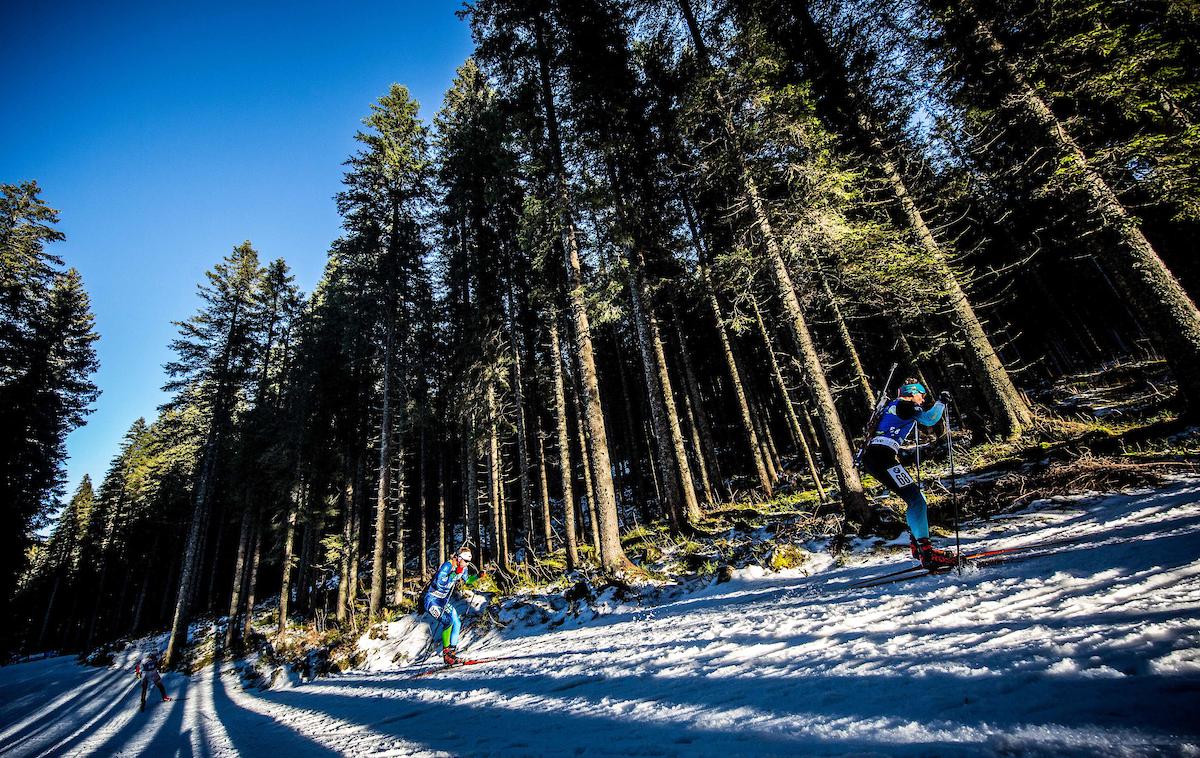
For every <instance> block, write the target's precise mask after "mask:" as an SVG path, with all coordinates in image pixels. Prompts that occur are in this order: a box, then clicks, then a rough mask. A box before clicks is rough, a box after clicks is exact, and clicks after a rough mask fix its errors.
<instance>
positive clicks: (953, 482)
mask: <svg viewBox="0 0 1200 758" xmlns="http://www.w3.org/2000/svg"><path fill="white" fill-rule="evenodd" d="M950 402H951V403H953V402H954V400H953V398H951V401H950ZM946 445H947V450H948V451H949V459H950V461H949V462H950V502H951V503H953V504H954V565H956V566H958V573H959V576H961V575H962V542H961V540H960V539H959V535H958V483H957V477H955V475H954V432H953V430H951V428H950V403H947V404H946Z"/></svg>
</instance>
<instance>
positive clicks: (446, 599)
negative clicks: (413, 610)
mask: <svg viewBox="0 0 1200 758" xmlns="http://www.w3.org/2000/svg"><path fill="white" fill-rule="evenodd" d="M470 563H471V551H470V550H469V549H468V548H465V547H464V548H462V549H461V550H459V551H458V552H457V553H455V554H454V555H453V556H451V557H450V560H448V561H446V562H445V563H443V564H442V566H441V568H439V569H438V571H437V574H435V575H434V577H433V580H432V581H431V582H430V583H429V588H428V589H426V590H425V597H424V598H423V599H422V604H423V605H424V606H425V612H426V613H428V614H429V615H430V616H432V617H433V619H434V621H435V622H437V625H436V626H434V625H431V627H432V628H433V634H434V636H436V635H437V634H438V630H439V629H440V631H441V635H442V660H443V661H445V662H446V665H447V666H450V665H453V664H455V663H457V662H458V634H459V632H461V631H462V621H461V620H460V619H459V618H458V611H456V610H455V609H454V606H453V605H451V604H450V596H451V595H452V594H454V586H455V585H456V584H458V582H459V580H460V579H461V580H462V581H463V583H464V584H466V585H467V586H470V585H472V584H474V583H475V580H476V579H478V578H479V577H478V576H476V575H474V574H467V573H466V571H467V566H468V564H470Z"/></svg>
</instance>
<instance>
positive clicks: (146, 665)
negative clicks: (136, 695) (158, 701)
mask: <svg viewBox="0 0 1200 758" xmlns="http://www.w3.org/2000/svg"><path fill="white" fill-rule="evenodd" d="M133 673H134V674H136V675H137V677H138V678H139V679H141V680H142V706H141V708H140V709H139V710H143V711H144V710H146V693H147V691H149V689H150V685H151V684H153V685H154V686H155V687H158V692H159V694H160V695H162V699H163V702H164V703H165V702H167V701H169V700H170V699H171V698H170V696H169V695H167V689H166V688H165V687H163V681H162V677H161V676H159V674H158V651H157V650H151V651H150V652H149V653H146V655H144V656H142V658H141V659H140V660H139V661H138V662H137V663H135V664H134V665H133Z"/></svg>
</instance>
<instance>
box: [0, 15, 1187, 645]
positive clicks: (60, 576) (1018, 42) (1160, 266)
mask: <svg viewBox="0 0 1200 758" xmlns="http://www.w3.org/2000/svg"><path fill="white" fill-rule="evenodd" d="M461 16H462V17H463V19H464V21H465V22H467V23H469V24H470V25H471V29H472V32H473V35H474V39H475V43H476V49H475V54H474V56H473V58H472V59H470V60H468V61H466V62H465V63H464V64H463V65H462V66H461V67H460V68H459V70H458V72H457V76H456V77H455V80H454V82H453V85H452V87H451V88H450V89H449V91H448V92H447V93H446V96H445V100H444V102H443V104H442V106H441V109H440V110H439V111H438V112H437V113H436V115H435V116H434V118H433V119H432V121H426V120H422V118H421V116H420V114H419V112H418V104H417V103H416V102H415V101H414V100H413V99H412V98H411V96H410V95H409V93H408V91H407V89H406V88H404V87H403V86H400V85H392V87H391V88H390V89H389V90H388V92H387V93H386V94H385V95H383V96H382V97H381V98H380V99H379V100H378V101H377V102H376V103H373V104H371V105H370V107H369V113H368V114H367V116H366V117H365V118H364V120H363V128H362V130H361V132H360V133H359V134H358V135H357V140H358V142H359V148H358V150H357V152H355V154H354V155H352V156H350V157H349V158H348V160H347V161H346V163H345V166H346V171H345V178H344V182H343V186H342V188H341V190H340V191H339V192H338V194H337V195H336V202H337V207H338V210H339V212H340V213H341V215H342V218H343V220H344V224H343V234H342V236H341V237H340V238H339V239H337V240H336V241H335V242H334V243H333V245H332V246H331V248H330V250H329V257H328V263H327V265H326V269H325V273H324V276H323V278H322V279H321V281H320V282H319V283H318V285H317V286H316V288H315V290H314V291H313V292H312V293H310V294H305V293H301V292H300V291H299V290H298V288H297V287H296V285H295V284H294V282H293V280H292V277H291V275H290V273H289V270H288V266H287V264H286V263H285V262H284V260H283V259H278V260H273V261H269V262H265V263H264V262H263V261H262V260H260V258H259V255H258V252H257V251H256V250H255V249H254V247H253V246H252V245H251V243H250V242H245V243H243V244H240V245H238V246H236V247H234V248H233V250H232V252H230V253H229V254H228V255H227V256H225V257H224V258H223V259H222V260H221V261H220V262H218V263H216V264H215V265H214V266H213V268H212V269H211V270H210V271H209V272H208V274H207V279H206V281H205V282H203V283H202V284H201V285H200V288H199V294H200V306H199V308H198V309H197V310H196V312H195V313H193V314H192V315H191V316H190V317H187V318H186V319H185V320H183V321H180V322H178V326H179V336H178V338H177V339H176V340H175V341H174V342H173V343H172V345H171V347H172V349H173V351H174V353H175V356H176V357H175V359H174V360H172V361H171V362H170V363H169V364H168V365H167V366H166V371H167V373H168V375H169V381H168V384H167V389H168V390H169V391H170V393H171V395H172V400H171V401H170V402H169V403H168V404H166V405H165V406H163V407H162V408H161V409H160V413H159V415H158V417H157V418H155V419H153V420H151V421H146V420H144V419H138V420H137V421H136V422H135V423H133V424H132V426H131V427H130V428H129V431H128V433H127V434H126V436H125V438H124V441H123V443H122V445H121V447H120V450H119V451H118V452H117V454H116V455H115V456H114V457H113V459H112V463H111V465H110V467H109V469H108V471H107V472H105V474H104V476H103V478H102V479H101V480H100V482H99V484H98V485H96V484H94V483H93V482H92V481H91V479H90V478H85V479H84V480H83V482H82V484H80V486H79V487H78V489H77V491H76V492H74V493H73V494H72V495H71V497H70V498H69V499H68V500H66V502H65V506H64V507H63V509H62V512H61V514H60V515H59V516H58V519H57V522H56V523H55V524H54V526H53V529H52V531H51V532H50V536H49V538H48V539H44V540H43V539H40V538H38V537H37V536H36V532H37V530H38V529H41V528H44V527H45V526H46V521H47V519H48V518H49V515H50V514H52V513H53V512H54V510H55V509H56V508H57V506H58V504H59V502H60V500H61V498H62V496H63V494H64V493H62V492H61V489H62V484H61V482H62V473H61V466H62V461H63V456H64V453H63V439H64V438H65V435H66V433H67V432H68V431H69V430H70V429H72V428H74V427H75V426H78V425H79V424H80V423H82V422H83V420H84V416H85V414H86V410H87V406H88V405H89V404H90V403H91V402H92V401H93V400H94V397H95V388H94V387H93V386H92V385H91V384H90V382H89V380H88V379H87V376H88V375H89V374H90V372H91V371H92V370H94V363H95V358H94V353H93V352H92V347H91V345H92V342H93V341H94V339H95V334H94V332H93V326H92V322H91V316H90V310H89V306H88V303H87V295H86V293H85V292H84V291H83V290H82V283H81V282H80V281H79V277H78V275H77V274H75V273H73V272H72V271H67V272H63V271H62V270H61V269H62V266H63V263H62V261H60V260H58V259H57V258H56V257H54V256H53V255H52V253H51V252H50V246H51V243H53V242H54V241H56V240H57V239H59V238H60V237H61V235H59V234H58V233H57V232H56V231H55V230H54V228H53V223H54V222H55V221H56V219H57V212H56V211H53V210H50V209H49V208H48V207H47V205H46V204H45V203H44V202H43V201H42V200H41V199H40V196H39V190H38V188H37V186H36V185H34V184H32V183H30V184H23V185H5V186H4V193H3V194H4V205H3V227H2V228H0V244H2V251H3V255H4V271H3V281H2V282H0V287H2V290H0V309H3V319H2V320H0V327H2V328H3V331H2V332H0V372H2V373H0V413H3V414H5V417H4V418H3V420H2V421H0V426H2V427H3V428H5V429H8V430H17V432H16V433H14V434H8V433H6V435H5V436H6V439H5V441H4V443H3V444H4V445H5V447H6V449H5V451H4V455H3V461H2V463H0V465H2V466H3V469H4V470H3V473H2V479H0V487H3V489H4V491H3V492H0V500H2V501H3V502H4V503H5V506H4V508H5V511H4V519H5V523H4V525H3V528H2V529H0V534H3V535H5V536H4V539H5V540H9V542H8V543H5V546H4V547H5V549H3V550H0V554H2V555H4V556H5V559H4V560H5V561H6V562H7V563H6V564H5V566H4V567H3V568H4V571H3V576H2V577H0V579H2V580H3V586H0V590H2V591H3V596H4V601H3V603H4V606H5V607H6V608H8V609H9V610H10V611H11V615H10V614H7V613H6V616H8V617H9V618H14V619H17V623H16V624H13V625H10V628H8V629H6V630H5V634H6V635H8V639H6V640H5V641H4V644H5V645H7V646H9V647H12V648H17V647H27V648H32V649H45V648H46V647H50V646H53V647H59V648H64V649H73V650H76V649H77V650H88V649H91V648H92V647H94V646H95V645H96V644H98V643H100V642H103V641H105V640H109V639H112V638H115V637H118V636H121V635H128V634H133V633H136V632H141V631H145V630H149V629H160V628H164V627H165V628H169V629H171V631H172V636H171V643H170V647H169V648H168V653H167V657H168V659H169V661H170V662H176V661H177V660H178V659H179V657H180V656H181V654H182V651H183V646H184V644H185V642H186V630H187V628H188V624H189V622H191V621H192V620H193V619H195V618H197V617H201V616H212V615H216V616H224V615H228V616H229V617H230V623H229V624H228V626H227V627H226V631H225V640H224V644H225V645H226V646H228V647H233V648H236V647H237V646H239V645H241V644H243V643H244V642H245V639H246V637H248V635H249V632H250V619H251V616H252V614H253V612H254V609H255V606H256V603H259V604H261V602H262V599H263V598H265V597H268V596H278V597H279V610H278V616H277V618H278V628H279V630H280V631H283V630H284V629H286V627H287V626H288V624H289V623H307V621H309V620H312V619H314V618H319V619H320V621H321V624H322V625H324V624H325V623H326V619H327V618H328V619H329V623H330V624H332V625H337V626H340V627H342V628H353V629H359V628H361V626H362V624H363V622H364V620H366V619H375V618H380V617H381V616H382V615H384V614H387V613H395V612H398V611H406V610H411V609H413V607H414V601H415V597H416V595H417V593H419V591H420V589H421V587H422V586H423V585H424V583H425V581H426V580H427V579H428V577H429V574H430V572H431V570H432V569H435V568H436V566H437V565H438V563H440V562H441V561H443V560H444V559H445V556H446V554H447V552H448V551H450V550H453V549H454V548H455V547H457V546H458V545H460V544H463V543H464V542H466V543H469V544H471V545H473V546H476V552H475V555H476V560H477V562H478V563H479V564H480V565H481V566H486V567H489V568H490V573H491V575H492V577H493V579H494V580H495V581H496V582H497V584H499V585H500V586H502V587H505V586H507V587H511V586H513V585H515V584H516V583H518V582H519V581H522V580H523V579H528V578H529V577H530V576H534V575H536V576H539V577H541V578H543V579H544V578H545V577H547V576H558V575H561V574H563V573H564V572H572V571H576V570H580V569H589V570H596V571H601V572H605V573H608V574H610V575H622V574H625V575H629V574H630V573H636V572H637V571H638V569H637V567H636V566H635V565H634V564H633V563H632V562H631V560H630V556H629V555H627V553H626V549H625V547H623V544H622V539H621V537H622V534H623V533H626V532H628V531H629V530H632V529H635V528H637V527H641V526H646V525H650V524H656V523H661V524H665V525H666V526H667V528H668V529H669V530H670V531H671V532H673V533H675V534H679V535H688V534H694V533H697V532H702V531H703V523H704V521H705V519H706V514H709V513H711V512H712V511H713V510H714V509H716V508H718V506H720V507H726V506H721V504H728V503H756V502H757V503H771V502H778V501H779V499H780V498H786V499H787V502H788V503H789V504H790V506H789V507H792V506H795V507H804V508H807V509H811V510H812V511H813V513H814V514H816V515H822V516H829V517H832V518H831V519H825V520H822V521H820V523H822V524H825V525H827V526H828V525H829V524H832V525H833V526H832V527H830V528H833V529H836V530H840V531H842V532H847V533H848V532H855V531H858V532H868V531H871V530H874V529H877V528H880V527H881V523H880V522H881V515H880V514H881V509H879V508H878V507H877V506H872V505H871V504H870V502H869V496H870V495H872V494H874V493H876V492H878V488H876V487H873V485H874V482H873V481H872V480H869V479H868V480H866V481H864V478H863V477H862V476H861V475H860V473H859V471H858V470H857V468H856V466H855V462H854V451H855V449H856V448H857V446H858V445H859V444H860V443H861V442H862V432H861V429H862V426H863V425H864V424H865V423H866V421H867V419H868V417H869V416H870V413H871V410H872V408H873V406H874V405H875V402H876V398H877V396H878V394H879V392H880V389H881V387H880V385H881V383H882V382H883V381H884V379H885V377H887V376H888V372H889V370H890V368H891V366H892V364H893V363H898V364H899V369H898V371H897V373H896V375H895V377H894V382H893V386H892V387H890V388H888V389H887V391H888V392H889V394H890V393H891V392H893V391H894V390H895V386H894V385H895V384H898V383H899V380H900V379H902V378H904V377H908V376H912V377H916V378H919V379H921V381H923V382H925V383H926V385H927V386H929V387H931V388H932V389H933V390H934V392H937V391H941V390H948V391H950V392H951V393H952V394H953V396H954V399H955V402H954V405H953V406H952V408H953V414H952V418H953V421H954V423H955V425H956V430H955V432H956V435H955V436H956V439H955V442H956V443H961V444H962V446H963V450H964V452H966V451H967V449H968V448H969V449H970V451H971V456H972V457H971V460H972V461H973V462H974V463H976V464H978V465H983V464H985V463H994V462H996V461H1002V460H1004V459H1005V458H1006V457H1012V456H1019V451H1021V450H1023V449H1025V448H1027V447H1028V446H1031V445H1032V446H1033V447H1034V448H1036V449H1041V448H1040V447H1039V445H1048V444H1050V442H1047V440H1054V441H1058V442H1061V441H1062V440H1063V439H1065V438H1068V437H1071V436H1072V435H1074V436H1075V438H1076V439H1079V438H1084V439H1087V440H1094V439H1096V435H1097V434H1100V436H1101V437H1103V436H1104V435H1103V434H1101V432H1102V426H1103V423H1104V422H1103V420H1101V421H1097V420H1096V415H1097V414H1096V413H1090V414H1089V415H1088V419H1089V420H1086V421H1081V420H1079V419H1078V418H1076V417H1075V416H1074V415H1072V414H1074V413H1075V412H1076V411H1079V410H1085V411H1095V410H1096V409H1097V408H1099V407H1101V406H1105V405H1106V404H1107V405H1109V406H1111V405H1114V404H1115V405H1119V404H1125V405H1126V406H1130V405H1134V406H1136V407H1137V412H1138V413H1139V414H1140V416H1139V417H1140V418H1142V419H1147V420H1149V421H1151V422H1154V423H1157V424H1159V425H1160V427H1161V428H1159V429H1158V430H1157V431H1158V432H1162V433H1164V434H1165V433H1167V432H1170V431H1172V430H1174V431H1178V430H1180V429H1184V428H1186V425H1187V423H1188V421H1189V420H1194V419H1195V418H1196V417H1197V415H1200V312H1198V311H1197V308H1196V305H1195V292H1196V291H1197V287H1200V265H1198V263H1197V259H1196V256H1195V252H1196V251H1195V244H1196V242H1195V241H1196V239H1197V238H1198V232H1200V128H1198V127H1197V125H1196V116H1197V113H1198V110H1200V91H1198V84H1197V83H1198V82H1200V77H1198V76H1197V73H1198V68H1200V60H1198V56H1200V52H1198V51H1200V44H1197V42H1198V41H1200V35H1198V34H1197V31H1198V29H1200V7H1197V6H1196V4H1195V3H1194V2H1188V1H1184V0H1158V1H1153V2H1151V1H1148V2H1115V1H1113V0H1098V1H1095V2H1091V1H1089V0H1013V1H1012V2H982V1H977V2H948V1H944V0H861V1H852V2H825V1H822V2H805V1H800V2H794V3H779V2H767V0H729V1H728V2H722V3H716V4H708V3H704V2H700V0H637V1H636V2H635V1H633V0H627V1H626V0H621V1H617V0H571V1H570V2H567V1H566V0H562V2H558V1H557V0H480V1H479V2H475V3H471V4H469V5H467V6H466V7H465V8H464V10H463V11H461ZM1130 366H1136V367H1137V370H1136V371H1134V372H1132V373H1130V375H1129V376H1128V377H1126V378H1127V379H1128V381H1124V382H1123V383H1120V384H1119V385H1114V386H1117V387H1119V389H1118V391H1117V393H1116V394H1117V397H1116V398H1115V399H1113V398H1109V399H1108V400H1107V401H1105V402H1098V401H1094V400H1089V399H1088V398H1087V397H1086V396H1087V394H1088V392H1089V391H1093V390H1095V388H1096V387H1099V386H1101V385H1109V384H1112V380H1113V376H1114V374H1115V373H1116V372H1118V370H1120V371H1124V370H1128V367H1130ZM1088 372H1096V373H1092V374H1091V376H1090V378H1088ZM1081 376H1082V377H1084V379H1083V380H1082V381H1079V379H1078V378H1079V377H1081ZM1072 381H1076V382H1077V383H1078V386H1072V385H1071V382H1072ZM1089 403H1090V405H1089ZM960 426H961V429H960V428H957V427H960ZM1118 426H1119V422H1118ZM21 430H24V432H22V431H21ZM1089 435H1091V436H1089ZM1160 436H1161V435H1160ZM1064 444H1066V443H1064ZM1067 446H1068V447H1069V446H1070V445H1069V444H1068V445H1067ZM1076 447H1077V448H1078V447H1082V444H1078V445H1076ZM941 448H942V451H941V453H939V452H938V451H937V450H936V446H935V445H930V446H929V447H928V455H930V456H932V457H934V458H937V457H938V456H939V455H943V456H944V449H945V445H944V444H943V445H942V446H941ZM1077 452H1078V450H1076V453H1077ZM1059 474H1060V475H1061V474H1062V471H1060V472H1059ZM1067 478H1068V479H1069V476H1068V477H1067ZM1005 486H1007V487H1009V489H1005V488H1004V487H1005ZM1028 489H1029V488H1028V487H1022V486H1021V485H1019V484H1014V483H1013V482H1012V481H1009V482H1008V484H1007V485H1004V486H1000V485H994V486H993V487H992V490H989V492H988V493H985V495H981V496H980V497H981V499H982V500H988V499H989V498H991V500H992V502H993V505H994V500H995V498H997V497H1016V496H1018V495H1017V494H1014V493H1018V491H1020V492H1025V491H1026V490H1028ZM980 507H984V506H980ZM935 515H936V514H935ZM633 557H635V558H636V557H638V556H636V555H635V556H633ZM22 558H23V559H24V560H21V559H22Z"/></svg>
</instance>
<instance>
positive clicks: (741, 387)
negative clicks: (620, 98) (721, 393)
mask: <svg viewBox="0 0 1200 758" xmlns="http://www.w3.org/2000/svg"><path fill="white" fill-rule="evenodd" d="M683 5H684V8H685V13H686V14H689V17H690V14H691V9H690V7H689V6H687V3H686V0H683ZM697 40H699V38H698V37H697ZM680 199H681V200H682V203H683V210H684V216H685V217H686V219H687V223H688V230H689V232H690V233H691V236H692V245H693V247H695V249H696V255H697V257H698V258H699V260H700V261H701V264H700V281H701V285H702V287H703V289H704V294H705V297H706V299H707V300H708V307H709V309H710V310H711V311H712V314H713V321H714V323H715V325H716V328H717V337H718V338H719V339H720V342H721V352H722V355H723V357H724V358H725V368H726V369H727V370H728V372H729V380H730V383H731V384H732V385H733V391H734V395H735V396H736V398H737V405H738V412H739V414H740V418H739V420H740V421H741V423H742V431H743V433H744V434H745V435H746V445H747V447H748V448H749V449H750V458H751V459H752V461H753V463H754V469H755V472H756V473H757V474H758V485H759V486H760V487H762V488H763V491H764V492H765V493H766V494H767V497H770V496H771V494H772V492H773V491H774V479H773V478H772V477H771V476H770V474H769V473H768V472H767V467H766V463H765V462H764V461H763V459H762V453H761V451H760V450H759V446H758V432H756V431H755V430H754V420H753V419H752V418H751V416H750V405H749V403H747V402H746V389H745V384H744V383H743V382H742V371H741V367H740V366H738V362H737V358H736V357H735V356H734V354H733V345H732V344H731V343H730V341H729V333H728V332H727V331H726V330H725V316H724V314H723V313H722V312H721V304H720V303H719V302H718V301H717V295H716V288H715V285H714V284H713V281H712V275H711V274H710V272H709V270H708V264H707V261H708V259H709V254H708V249H707V248H706V247H705V245H704V239H703V237H701V235H700V230H699V228H698V227H697V224H696V218H695V215H694V214H693V213H692V205H691V201H690V200H689V199H688V198H687V196H686V195H682V196H681V198H680Z"/></svg>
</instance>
